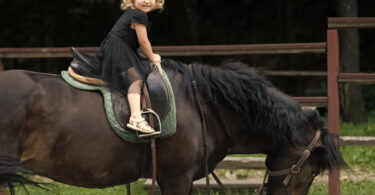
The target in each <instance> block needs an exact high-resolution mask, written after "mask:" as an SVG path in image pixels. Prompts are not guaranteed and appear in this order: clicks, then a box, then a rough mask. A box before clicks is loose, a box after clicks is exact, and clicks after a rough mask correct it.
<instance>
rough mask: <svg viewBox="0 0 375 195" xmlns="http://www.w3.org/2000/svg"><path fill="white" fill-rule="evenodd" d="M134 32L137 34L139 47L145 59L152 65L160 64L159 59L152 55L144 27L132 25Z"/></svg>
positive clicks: (136, 24)
mask: <svg viewBox="0 0 375 195" xmlns="http://www.w3.org/2000/svg"><path fill="white" fill-rule="evenodd" d="M132 27H134V30H135V32H136V33H137V38H138V43H139V47H140V48H141V49H142V51H143V53H144V54H145V55H146V57H147V58H148V59H149V60H150V61H151V62H153V63H160V57H158V56H156V55H154V53H153V52H152V48H151V43H150V41H149V40H148V37H147V30H146V26H145V25H143V24H138V23H132Z"/></svg>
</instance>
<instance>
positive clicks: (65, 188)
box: [16, 181, 147, 195]
mask: <svg viewBox="0 0 375 195" xmlns="http://www.w3.org/2000/svg"><path fill="white" fill-rule="evenodd" d="M44 187H45V188H47V189H48V191H46V190H43V189H40V188H37V187H29V186H28V187H27V188H26V189H27V191H25V189H23V188H21V187H17V188H16V194H17V195H28V193H29V194H30V195H41V194H46V195H47V194H48V195H50V194H51V195H103V194H111V195H117V194H118V195H120V194H121V195H125V194H126V185H120V186H115V187H110V188H104V189H88V188H80V187H74V186H69V185H65V184H61V183H58V182H53V183H52V185H47V186H44ZM27 192H28V193H27ZM131 193H132V194H135V195H137V194H147V192H146V191H144V190H143V182H142V181H138V182H134V183H132V184H131Z"/></svg>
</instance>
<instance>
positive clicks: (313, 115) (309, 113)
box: [304, 109, 325, 130]
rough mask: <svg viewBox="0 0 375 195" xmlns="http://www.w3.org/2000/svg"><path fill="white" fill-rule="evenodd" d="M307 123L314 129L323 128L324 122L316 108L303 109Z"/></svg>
mask: <svg viewBox="0 0 375 195" xmlns="http://www.w3.org/2000/svg"><path fill="white" fill-rule="evenodd" d="M304 112H305V116H306V118H307V121H308V123H309V124H310V125H311V126H312V127H313V128H314V129H315V130H317V129H320V128H323V127H324V125H325V123H324V120H323V118H322V117H321V116H320V114H319V112H318V110H316V109H314V110H304Z"/></svg>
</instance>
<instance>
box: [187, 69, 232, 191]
mask: <svg viewBox="0 0 375 195" xmlns="http://www.w3.org/2000/svg"><path fill="white" fill-rule="evenodd" d="M189 72H190V78H191V80H192V81H191V83H192V85H193V93H194V98H195V102H196V103H197V107H198V110H199V113H200V116H201V119H202V137H203V151H204V163H205V176H206V189H207V193H208V195H210V191H211V190H210V180H209V177H208V175H209V170H208V152H207V149H208V141H207V128H206V121H205V118H204V115H203V111H202V105H201V102H200V98H199V92H198V87H197V81H196V80H195V77H194V72H193V68H192V65H191V64H189ZM211 174H212V176H213V177H214V179H215V180H216V182H217V183H218V184H219V186H220V189H221V191H223V193H224V194H226V192H225V189H224V185H223V183H222V182H221V181H220V179H219V178H218V177H217V176H216V175H215V173H214V172H213V171H212V172H211Z"/></svg>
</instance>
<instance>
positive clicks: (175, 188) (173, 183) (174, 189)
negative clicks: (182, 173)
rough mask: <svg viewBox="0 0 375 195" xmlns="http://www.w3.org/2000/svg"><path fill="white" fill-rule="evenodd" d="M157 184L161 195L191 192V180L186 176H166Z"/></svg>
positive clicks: (186, 194)
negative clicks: (166, 177)
mask: <svg viewBox="0 0 375 195" xmlns="http://www.w3.org/2000/svg"><path fill="white" fill-rule="evenodd" d="M158 184H159V186H160V190H161V194H162V195H175V194H180V195H189V194H191V193H192V184H193V180H192V179H191V178H187V177H180V178H168V179H166V180H164V181H163V182H161V183H158Z"/></svg>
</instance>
